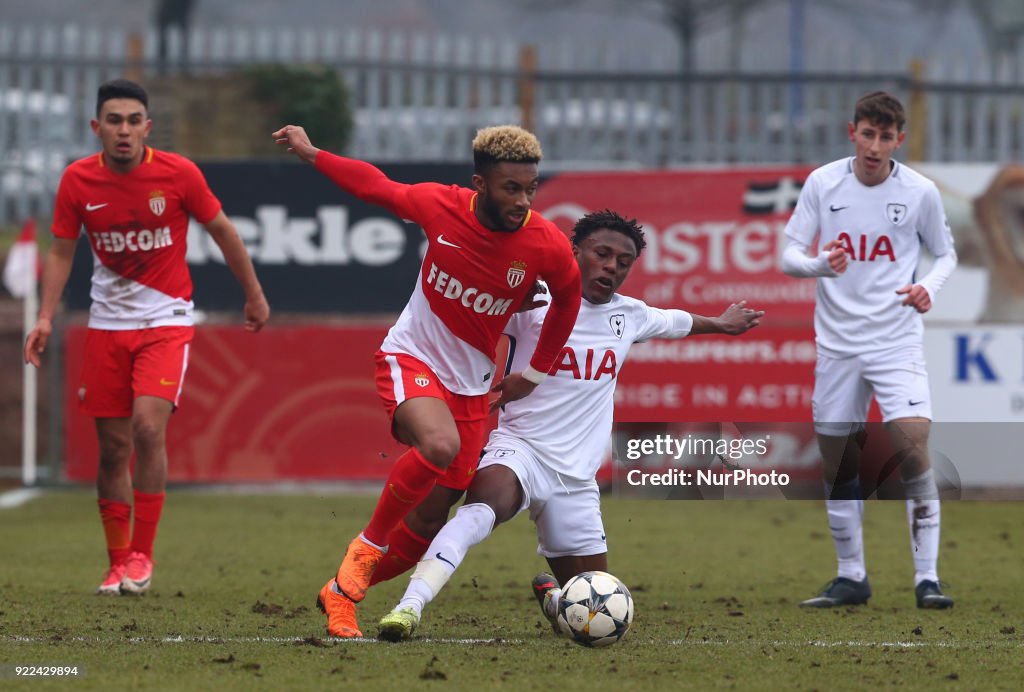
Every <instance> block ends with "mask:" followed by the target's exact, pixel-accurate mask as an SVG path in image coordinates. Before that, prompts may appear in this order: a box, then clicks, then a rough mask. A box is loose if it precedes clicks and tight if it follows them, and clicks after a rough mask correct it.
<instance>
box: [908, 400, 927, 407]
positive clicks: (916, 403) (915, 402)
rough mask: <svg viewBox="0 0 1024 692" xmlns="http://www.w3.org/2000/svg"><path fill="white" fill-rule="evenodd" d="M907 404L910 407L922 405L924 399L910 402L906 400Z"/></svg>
mask: <svg viewBox="0 0 1024 692" xmlns="http://www.w3.org/2000/svg"><path fill="white" fill-rule="evenodd" d="M907 403H908V404H910V405H911V406H917V405H918V404H923V403H924V399H921V400H920V401H910V400H909V399H908V400H907Z"/></svg>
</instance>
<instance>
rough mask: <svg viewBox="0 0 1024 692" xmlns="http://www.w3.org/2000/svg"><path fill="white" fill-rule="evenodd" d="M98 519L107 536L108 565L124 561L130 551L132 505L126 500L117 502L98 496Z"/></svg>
mask: <svg viewBox="0 0 1024 692" xmlns="http://www.w3.org/2000/svg"><path fill="white" fill-rule="evenodd" d="M98 502H99V505H100V520H101V521H102V522H103V533H104V534H106V536H107V556H108V557H109V558H110V565H111V566H113V565H116V564H120V563H123V562H125V561H126V560H127V559H128V554H129V553H131V547H130V546H131V538H130V537H129V536H130V531H131V521H132V506H131V505H130V504H128V503H127V502H117V501H116V500H107V499H104V498H102V497H101V498H99V500H98Z"/></svg>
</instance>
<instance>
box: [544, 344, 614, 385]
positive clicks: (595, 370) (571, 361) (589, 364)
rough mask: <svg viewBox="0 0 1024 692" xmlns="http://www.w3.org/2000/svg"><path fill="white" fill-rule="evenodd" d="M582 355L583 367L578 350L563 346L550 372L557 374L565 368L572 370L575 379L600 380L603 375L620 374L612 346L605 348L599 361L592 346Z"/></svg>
mask: <svg viewBox="0 0 1024 692" xmlns="http://www.w3.org/2000/svg"><path fill="white" fill-rule="evenodd" d="M580 355H582V356H583V362H582V366H583V367H582V368H581V367H580V365H581V363H580V359H579V358H578V357H577V356H576V351H575V350H573V348H572V346H563V347H562V352H561V353H560V354H559V356H558V358H557V359H556V360H555V363H554V365H552V366H551V370H549V371H548V374H549V375H557V374H558V373H559V371H562V370H564V371H565V372H571V373H572V377H573V379H575V380H600V379H601V376H602V375H609V376H611V377H615V375H616V374H618V363H617V361H616V358H615V351H613V350H611V349H610V348H609V349H605V352H604V355H602V356H601V359H600V361H598V358H597V352H596V351H594V349H592V348H588V349H587V352H586V353H583V354H580Z"/></svg>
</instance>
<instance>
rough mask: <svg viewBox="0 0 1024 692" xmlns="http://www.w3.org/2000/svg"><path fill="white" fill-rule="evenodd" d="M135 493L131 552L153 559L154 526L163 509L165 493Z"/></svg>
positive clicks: (158, 520)
mask: <svg viewBox="0 0 1024 692" xmlns="http://www.w3.org/2000/svg"><path fill="white" fill-rule="evenodd" d="M134 492H135V528H134V530H133V531H132V552H133V553H143V554H144V555H145V556H146V557H148V558H150V559H153V541H154V540H156V525H157V524H158V523H160V512H161V510H163V508H164V495H165V493H143V492H139V491H138V490H136V491H134Z"/></svg>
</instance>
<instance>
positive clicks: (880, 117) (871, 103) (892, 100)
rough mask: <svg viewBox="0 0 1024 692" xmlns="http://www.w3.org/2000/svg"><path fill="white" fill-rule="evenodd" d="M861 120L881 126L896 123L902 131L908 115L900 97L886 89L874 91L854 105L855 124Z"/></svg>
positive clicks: (897, 127) (897, 128) (898, 129)
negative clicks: (886, 91) (885, 90)
mask: <svg viewBox="0 0 1024 692" xmlns="http://www.w3.org/2000/svg"><path fill="white" fill-rule="evenodd" d="M861 120H867V121H868V122H869V123H871V124H872V125H878V126H880V127H889V126H890V125H895V126H896V130H897V131H898V132H902V131H903V126H904V125H906V123H907V115H906V113H905V112H904V110H903V104H902V103H900V101H899V99H898V98H896V97H895V96H891V95H890V94H887V93H885V92H884V91H872V92H871V93H870V94H864V95H863V96H861V97H860V98H859V99H857V103H856V104H855V105H854V107H853V124H854V125H856V124H857V123H859V122H860V121H861Z"/></svg>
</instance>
